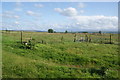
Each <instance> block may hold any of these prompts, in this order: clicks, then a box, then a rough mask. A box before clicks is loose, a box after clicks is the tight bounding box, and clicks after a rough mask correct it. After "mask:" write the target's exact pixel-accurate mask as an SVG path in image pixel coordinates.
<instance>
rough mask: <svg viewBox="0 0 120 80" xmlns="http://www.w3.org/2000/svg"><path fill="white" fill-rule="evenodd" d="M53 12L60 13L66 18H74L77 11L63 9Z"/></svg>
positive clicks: (70, 8) (56, 9)
mask: <svg viewBox="0 0 120 80" xmlns="http://www.w3.org/2000/svg"><path fill="white" fill-rule="evenodd" d="M54 10H55V11H56V12H58V13H60V14H61V15H64V16H68V17H71V16H76V15H77V14H78V12H77V10H76V9H75V8H72V7H69V8H65V9H61V8H55V9H54Z"/></svg>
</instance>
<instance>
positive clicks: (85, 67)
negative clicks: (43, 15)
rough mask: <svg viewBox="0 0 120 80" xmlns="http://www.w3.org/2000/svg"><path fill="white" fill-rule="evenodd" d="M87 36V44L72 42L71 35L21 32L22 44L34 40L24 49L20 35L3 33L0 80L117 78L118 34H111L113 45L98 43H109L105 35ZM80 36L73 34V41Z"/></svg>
mask: <svg viewBox="0 0 120 80" xmlns="http://www.w3.org/2000/svg"><path fill="white" fill-rule="evenodd" d="M88 35H89V36H91V37H92V39H93V40H92V42H91V43H89V42H73V37H74V34H73V33H66V34H65V33H46V32H23V41H27V38H30V37H32V38H33V39H34V41H33V42H34V46H32V49H28V48H26V46H25V45H23V44H21V43H20V32H17V31H13V32H10V33H6V32H3V33H2V61H3V64H2V70H3V71H2V73H3V74H2V76H3V78H118V71H119V70H120V68H119V65H120V62H119V60H118V51H119V50H118V45H117V44H118V37H117V36H118V35H117V34H112V42H114V44H104V43H102V44H101V43H99V42H100V41H101V40H102V39H101V37H104V38H106V40H107V41H109V34H107V33H106V34H104V35H103V36H101V35H92V34H88ZM62 36H63V39H62V41H61V38H62ZM83 36H85V35H84V34H82V33H81V34H80V33H77V38H79V37H83ZM100 39H101V40H100ZM41 41H43V43H41ZM38 42H39V43H38ZM103 42H105V41H104V40H103Z"/></svg>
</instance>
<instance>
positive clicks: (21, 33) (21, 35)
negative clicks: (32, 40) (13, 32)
mask: <svg viewBox="0 0 120 80" xmlns="http://www.w3.org/2000/svg"><path fill="white" fill-rule="evenodd" d="M22 35H23V32H22V31H21V44H22Z"/></svg>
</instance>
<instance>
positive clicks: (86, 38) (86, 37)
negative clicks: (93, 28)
mask: <svg viewBox="0 0 120 80" xmlns="http://www.w3.org/2000/svg"><path fill="white" fill-rule="evenodd" d="M85 40H86V42H88V36H87V34H86V35H85Z"/></svg>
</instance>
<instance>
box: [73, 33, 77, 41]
mask: <svg viewBox="0 0 120 80" xmlns="http://www.w3.org/2000/svg"><path fill="white" fill-rule="evenodd" d="M76 36H77V35H76V34H75V35H74V42H76Z"/></svg>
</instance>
